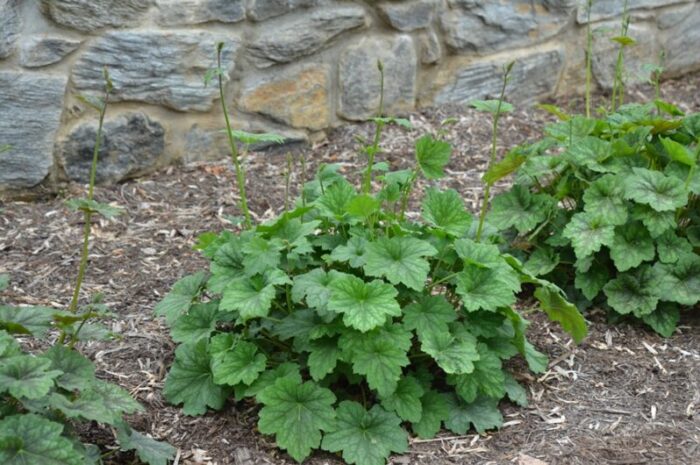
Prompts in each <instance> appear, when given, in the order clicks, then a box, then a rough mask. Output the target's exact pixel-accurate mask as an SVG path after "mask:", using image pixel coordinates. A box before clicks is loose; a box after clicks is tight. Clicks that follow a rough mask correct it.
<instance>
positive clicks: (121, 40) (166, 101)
mask: <svg viewBox="0 0 700 465" xmlns="http://www.w3.org/2000/svg"><path fill="white" fill-rule="evenodd" d="M221 40H226V45H225V46H224V50H223V63H222V67H223V68H224V69H225V70H226V72H227V73H229V74H230V73H231V72H232V71H233V68H234V59H235V56H236V53H237V51H238V48H239V43H238V41H237V39H236V38H234V37H231V36H230V35H227V36H220V35H217V34H213V33H210V32H204V31H198V32H195V31H193V32H148V31H113V32H108V33H106V34H104V35H103V36H102V37H100V38H98V39H97V40H95V41H94V42H92V43H91V44H90V46H89V48H88V49H87V50H86V51H85V53H83V55H82V56H81V57H80V59H79V60H78V62H77V63H76V64H75V66H74V67H73V75H72V79H73V83H74V84H75V88H76V90H77V91H79V92H93V93H100V92H101V90H102V89H103V87H104V82H103V80H102V69H103V67H105V66H106V67H108V69H109V72H110V75H111V76H112V81H113V83H114V92H113V93H112V100H115V101H134V102H144V103H153V104H156V105H165V106H167V107H170V108H173V109H175V110H180V111H207V110H209V109H211V107H212V104H213V102H214V100H215V99H216V98H218V95H219V90H218V88H217V86H215V85H210V86H205V85H204V79H203V75H204V72H205V70H207V69H210V68H212V67H214V66H216V43H217V42H219V41H221Z"/></svg>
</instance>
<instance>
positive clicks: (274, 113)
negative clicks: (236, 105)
mask: <svg viewBox="0 0 700 465" xmlns="http://www.w3.org/2000/svg"><path fill="white" fill-rule="evenodd" d="M329 74H330V68H329V67H328V66H326V65H309V66H305V67H303V68H301V69H298V70H295V71H294V72H292V73H289V74H286V75H283V76H277V75H275V76H274V77H272V78H269V79H262V80H261V79H259V78H255V77H253V78H250V79H248V80H246V81H244V82H243V85H242V87H243V91H242V92H243V94H242V96H241V99H240V107H241V109H242V110H244V111H247V112H254V113H262V114H264V115H267V116H269V117H271V118H273V119H274V120H277V121H280V122H283V123H286V124H288V125H289V126H292V127H295V128H309V129H314V130H319V129H323V128H326V127H328V126H329V125H330V122H331V120H330V108H329V107H330V101H329V100H330V99H329V89H330V87H331V86H330V76H329Z"/></svg>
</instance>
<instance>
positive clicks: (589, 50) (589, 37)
mask: <svg viewBox="0 0 700 465" xmlns="http://www.w3.org/2000/svg"><path fill="white" fill-rule="evenodd" d="M593 2H594V0H587V2H586V118H590V117H591V78H592V77H593V72H592V71H593V70H592V64H593V30H592V28H591V10H592V9H593Z"/></svg>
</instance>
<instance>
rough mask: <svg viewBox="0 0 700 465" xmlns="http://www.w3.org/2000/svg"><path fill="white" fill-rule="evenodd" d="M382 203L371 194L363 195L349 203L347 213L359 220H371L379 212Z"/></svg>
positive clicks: (346, 208)
mask: <svg viewBox="0 0 700 465" xmlns="http://www.w3.org/2000/svg"><path fill="white" fill-rule="evenodd" d="M381 205H382V203H381V202H380V201H379V200H377V199H375V198H374V197H372V196H371V195H369V194H361V195H358V196H357V197H355V198H353V199H352V200H351V201H350V202H348V204H347V206H346V207H345V211H346V212H347V213H348V214H349V215H351V216H356V217H358V218H369V217H370V216H372V215H374V214H375V213H377V212H378V211H379V207H381Z"/></svg>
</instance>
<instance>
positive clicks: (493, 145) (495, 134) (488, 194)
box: [475, 62, 514, 242]
mask: <svg viewBox="0 0 700 465" xmlns="http://www.w3.org/2000/svg"><path fill="white" fill-rule="evenodd" d="M513 64H514V63H513V62H511V63H509V64H508V65H506V67H505V69H504V73H503V86H501V95H500V97H499V98H498V105H497V106H496V113H495V114H494V115H493V127H492V129H491V157H490V158H489V166H488V169H491V167H492V166H493V164H494V163H496V156H497V151H496V143H497V142H498V120H499V119H500V118H501V106H502V104H503V99H504V98H505V96H506V86H507V85H508V77H509V76H510V72H511V70H512V69H513ZM492 186H493V183H491V182H487V183H486V188H485V189H484V200H483V202H482V203H481V213H479V227H478V228H477V230H476V238H475V240H476V242H479V241H480V240H481V233H482V231H483V229H484V220H485V219H486V210H488V206H489V200H490V197H491V187H492Z"/></svg>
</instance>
